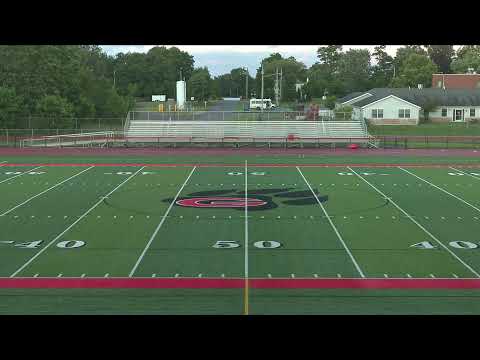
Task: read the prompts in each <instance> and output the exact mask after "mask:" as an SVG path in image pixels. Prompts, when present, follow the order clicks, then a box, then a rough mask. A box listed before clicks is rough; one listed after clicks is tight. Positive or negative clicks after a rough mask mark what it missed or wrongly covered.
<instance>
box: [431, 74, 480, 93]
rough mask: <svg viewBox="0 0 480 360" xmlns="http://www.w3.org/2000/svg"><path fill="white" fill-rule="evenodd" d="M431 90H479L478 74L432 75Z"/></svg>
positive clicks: (479, 78) (479, 79) (479, 80)
mask: <svg viewBox="0 0 480 360" xmlns="http://www.w3.org/2000/svg"><path fill="white" fill-rule="evenodd" d="M432 88H437V89H443V88H445V89H480V74H476V73H473V71H472V73H469V74H433V75H432Z"/></svg>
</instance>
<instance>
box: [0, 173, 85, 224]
mask: <svg viewBox="0 0 480 360" xmlns="http://www.w3.org/2000/svg"><path fill="white" fill-rule="evenodd" d="M92 168H94V166H91V167H89V168H87V169H85V170H82V171H80V172H79V173H78V174H76V175H73V176H71V177H69V178H68V179H65V180H63V181H62V182H59V183H58V184H56V185H53V186H52V187H49V188H48V189H47V190H44V191H42V192H41V193H38V194H37V195H34V196H32V197H31V198H29V199H27V200H25V201H24V202H22V203H21V204H18V205H17V206H15V207H13V208H11V209H10V210H7V211H5V212H4V213H3V214H0V216H5V215H7V214H9V213H11V212H12V211H13V210H15V209H18V208H19V207H20V206H23V205H25V204H26V203H28V202H30V201H32V200H33V199H35V198H37V197H39V196H41V195H43V194H45V193H46V192H49V191H50V190H53V189H55V188H56V187H57V186H60V185H62V184H63V183H65V182H67V181H69V180H72V179H73V178H76V177H77V176H79V175H81V174H83V173H84V172H86V171H88V170H90V169H92Z"/></svg>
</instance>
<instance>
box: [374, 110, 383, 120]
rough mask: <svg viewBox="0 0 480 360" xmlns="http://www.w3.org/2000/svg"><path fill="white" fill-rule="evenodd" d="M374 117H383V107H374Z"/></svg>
mask: <svg viewBox="0 0 480 360" xmlns="http://www.w3.org/2000/svg"><path fill="white" fill-rule="evenodd" d="M372 118H374V119H383V109H372Z"/></svg>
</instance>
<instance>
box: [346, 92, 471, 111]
mask: <svg viewBox="0 0 480 360" xmlns="http://www.w3.org/2000/svg"><path fill="white" fill-rule="evenodd" d="M366 92H368V93H370V94H372V96H369V97H367V98H365V99H361V100H359V101H356V102H354V103H353V104H352V105H353V106H355V107H363V106H365V105H368V104H371V103H373V102H375V101H377V100H381V99H383V98H385V97H387V96H389V95H394V96H396V97H398V98H400V99H403V100H405V101H408V102H410V103H412V104H415V105H418V106H420V107H423V106H424V105H425V104H428V103H436V104H437V105H438V106H480V89H446V90H443V89H437V88H427V89H418V88H413V89H409V88H375V89H371V90H368V91H366ZM357 96H359V95H356V96H354V97H353V98H355V97H357Z"/></svg>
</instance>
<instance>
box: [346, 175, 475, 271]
mask: <svg viewBox="0 0 480 360" xmlns="http://www.w3.org/2000/svg"><path fill="white" fill-rule="evenodd" d="M347 169H349V170H350V171H351V172H353V173H354V174H355V175H357V176H358V177H359V178H360V179H362V180H363V181H364V182H365V183H367V184H368V185H369V186H370V187H372V188H373V189H374V190H375V191H376V192H378V193H379V194H380V195H382V196H383V197H384V198H385V197H386V195H385V194H384V193H383V192H381V191H380V190H379V189H378V188H376V187H375V186H374V185H372V184H371V183H370V182H369V181H368V180H366V179H365V178H364V177H362V176H361V175H359V174H358V173H357V172H355V170H353V169H352V168H351V167H349V166H348V167H347ZM390 203H391V204H393V206H395V207H396V208H397V209H398V210H400V211H401V212H402V213H403V214H404V215H405V216H406V217H407V218H409V219H410V220H411V221H412V222H413V223H414V224H416V225H417V226H418V227H419V228H420V229H422V230H423V231H424V232H425V233H426V234H427V235H428V236H430V237H431V238H432V239H433V240H435V241H436V242H437V243H438V244H439V245H440V246H441V247H443V248H444V249H445V250H447V251H448V252H449V253H450V255H452V256H453V257H454V258H455V259H457V260H458V261H459V262H460V263H461V264H462V265H463V266H465V267H466V268H467V269H468V270H470V271H471V272H472V273H473V274H475V275H476V276H477V277H479V278H480V274H479V273H477V272H476V271H475V270H473V268H472V267H471V266H470V265H468V264H467V263H466V262H465V261H463V260H462V259H460V258H459V257H458V256H457V255H456V254H455V253H454V252H453V251H452V250H450V249H449V248H448V247H447V246H446V245H445V244H444V243H442V242H441V241H440V240H438V239H437V237H435V236H434V235H433V234H432V233H431V232H430V231H428V230H427V229H425V228H424V227H423V225H421V224H420V223H419V222H418V221H417V220H415V219H414V218H413V217H412V216H411V215H410V214H409V213H407V212H406V211H405V210H403V209H402V208H401V207H400V206H398V205H397V203H396V202H395V201H393V200H392V199H390Z"/></svg>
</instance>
